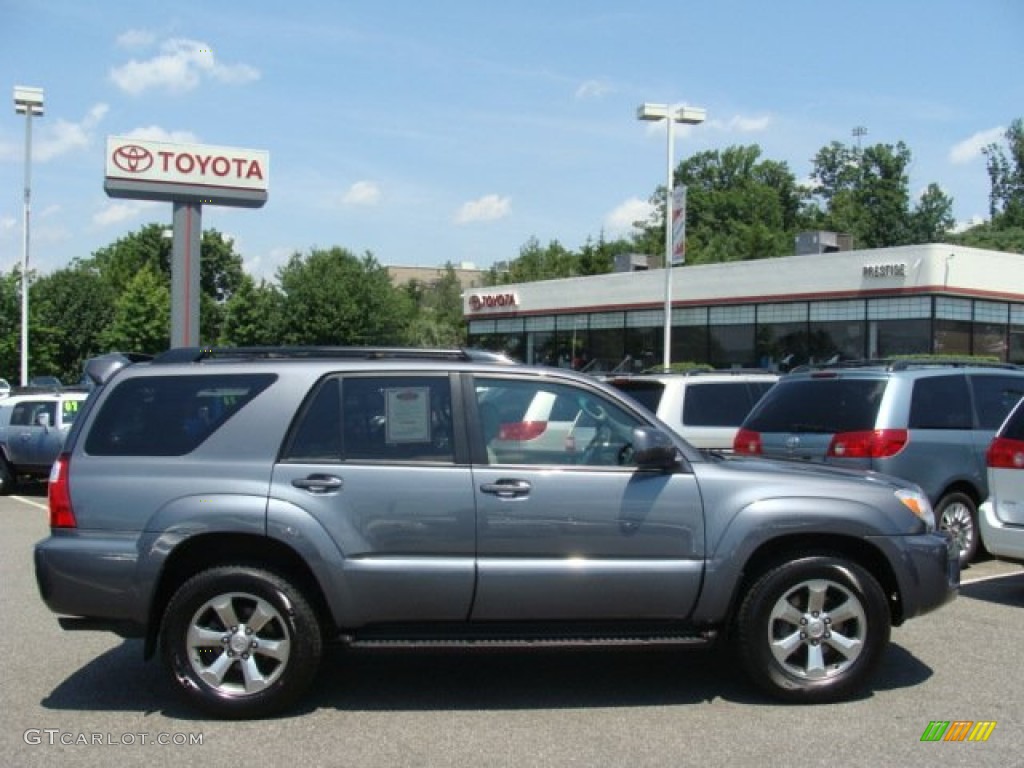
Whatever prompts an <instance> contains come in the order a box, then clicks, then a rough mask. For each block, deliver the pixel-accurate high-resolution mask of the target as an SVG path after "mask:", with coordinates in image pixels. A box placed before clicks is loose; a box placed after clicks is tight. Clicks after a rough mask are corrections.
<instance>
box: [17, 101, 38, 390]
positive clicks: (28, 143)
mask: <svg viewBox="0 0 1024 768" xmlns="http://www.w3.org/2000/svg"><path fill="white" fill-rule="evenodd" d="M14 111H15V112H17V113H18V114H19V115H24V116H25V218H24V228H23V237H22V242H21V386H23V387H24V386H27V385H28V232H29V218H30V215H29V212H30V210H31V205H32V118H33V117H34V116H37V115H38V116H40V117H41V116H42V114H43V89H42V88H29V87H27V86H24V85H16V86H14Z"/></svg>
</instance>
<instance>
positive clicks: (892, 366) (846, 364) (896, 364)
mask: <svg viewBox="0 0 1024 768" xmlns="http://www.w3.org/2000/svg"><path fill="white" fill-rule="evenodd" d="M929 367H930V368H940V367H949V368H996V369H1002V370H1021V366H1020V365H1017V364H1016V363H1004V362H1002V361H999V360H989V359H985V358H979V357H956V356H949V357H943V356H941V355H937V356H935V357H929V356H922V357H881V358H864V359H859V360H839V361H836V362H822V363H803V364H802V365H798V366H796V367H795V368H792V369H791V370H790V371H789V373H798V372H803V371H820V370H834V369H837V368H840V369H846V368H885V369H886V370H890V371H906V370H909V369H911V368H929Z"/></svg>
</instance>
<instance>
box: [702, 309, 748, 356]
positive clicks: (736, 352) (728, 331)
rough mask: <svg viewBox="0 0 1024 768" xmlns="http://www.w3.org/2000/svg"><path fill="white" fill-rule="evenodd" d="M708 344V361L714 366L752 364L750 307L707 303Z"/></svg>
mask: <svg viewBox="0 0 1024 768" xmlns="http://www.w3.org/2000/svg"><path fill="white" fill-rule="evenodd" d="M708 348H709V350H708V351H709V354H708V357H709V360H708V362H710V363H711V365H713V366H714V367H715V368H737V367H739V368H750V367H754V366H755V365H756V363H757V359H756V356H755V353H754V307H753V306H751V305H747V306H740V307H711V308H710V309H709V311H708Z"/></svg>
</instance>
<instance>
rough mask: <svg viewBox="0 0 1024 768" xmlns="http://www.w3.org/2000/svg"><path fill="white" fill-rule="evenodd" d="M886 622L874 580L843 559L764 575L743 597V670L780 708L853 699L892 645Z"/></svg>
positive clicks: (818, 558)
mask: <svg viewBox="0 0 1024 768" xmlns="http://www.w3.org/2000/svg"><path fill="white" fill-rule="evenodd" d="M890 625H891V617H890V614H889V609H888V606H887V605H886V601H885V594H884V592H883V591H882V588H881V587H880V586H879V584H878V582H877V581H876V580H875V578H874V577H873V576H872V575H871V574H870V573H868V572H867V571H866V570H865V569H864V568H862V567H861V566H859V565H857V564H856V563H853V562H851V561H848V560H844V559H842V558H839V557H833V556H827V555H815V556H809V557H805V558H801V559H799V560H794V561H792V562H787V563H783V564H782V565H778V566H776V567H774V568H772V569H771V570H769V571H767V572H766V573H765V574H763V575H762V576H761V577H760V578H758V579H757V581H756V582H755V583H754V585H753V587H751V589H750V591H749V592H748V593H747V594H746V596H745V597H744V598H743V600H742V602H741V604H740V609H739V611H738V612H737V614H736V633H735V635H734V637H735V641H736V644H737V650H738V651H739V655H740V659H741V661H742V663H743V667H744V669H745V670H746V672H747V674H748V675H749V676H750V678H751V679H752V680H753V681H754V682H755V683H756V684H757V685H758V686H760V687H761V688H762V689H763V690H765V691H767V692H768V693H770V694H771V695H772V696H774V697H776V698H778V699H782V700H784V701H789V702H796V703H805V704H817V703H823V702H829V701H837V700H840V699H845V698H848V697H849V696H851V695H852V694H853V693H855V692H856V691H858V690H859V689H861V688H862V687H863V686H864V685H865V684H866V683H867V682H868V680H869V679H870V677H871V674H872V672H873V671H874V668H875V666H876V665H877V664H878V661H879V660H880V658H881V655H882V651H883V650H884V649H885V647H886V645H887V644H888V642H889V632H890Z"/></svg>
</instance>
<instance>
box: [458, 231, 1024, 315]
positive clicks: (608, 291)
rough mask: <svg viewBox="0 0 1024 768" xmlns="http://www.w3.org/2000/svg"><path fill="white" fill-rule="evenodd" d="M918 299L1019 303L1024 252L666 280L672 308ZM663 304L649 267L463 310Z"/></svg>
mask: <svg viewBox="0 0 1024 768" xmlns="http://www.w3.org/2000/svg"><path fill="white" fill-rule="evenodd" d="M917 294H945V295H951V296H969V297H972V298H978V299H992V300H996V301H1016V302H1020V301H1024V255H1019V254H1013V253H1005V252H1002V251H989V250H983V249H979V248H965V247H961V246H954V245H946V244H928V245H914V246H902V247H898V248H879V249H872V250H858V251H840V252H834V253H822V254H811V255H803V256H783V257H778V258H770V259H760V260H754V261H736V262H728V263H721V264H702V265H695V266H686V267H677V268H676V269H675V272H673V275H672V302H673V305H674V306H676V307H683V306H704V305H714V304H751V303H756V304H761V303H769V302H784V301H794V300H828V299H847V298H858V297H859V298H863V297H871V296H898V295H917ZM509 297H511V299H510V298H509ZM499 298H500V299H501V300H500V301H498V300H497V299H499ZM664 300H665V272H664V270H663V269H654V270H647V271H641V272H621V273H615V274H608V275H597V276H593V277H577V278H568V279H562V280H543V281H539V282H533V283H518V284H513V285H502V286H492V287H488V288H477V289H473V290H469V291H466V293H465V294H464V297H463V313H464V315H465V317H466V319H467V320H469V321H472V320H480V319H486V318H495V317H515V316H524V315H538V314H540V315H548V314H561V313H567V312H582V311H586V312H600V311H608V310H621V309H643V308H646V309H660V308H663V307H664Z"/></svg>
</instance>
